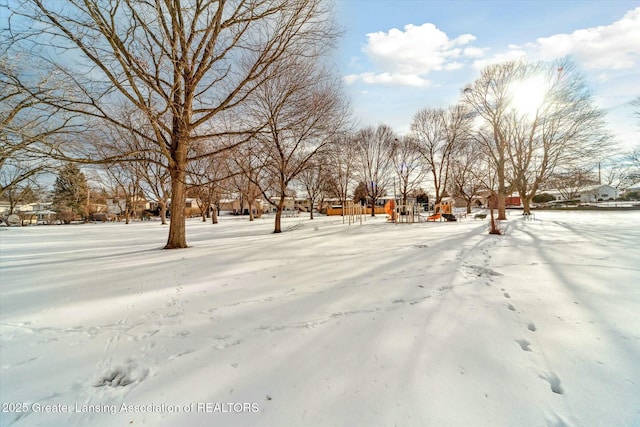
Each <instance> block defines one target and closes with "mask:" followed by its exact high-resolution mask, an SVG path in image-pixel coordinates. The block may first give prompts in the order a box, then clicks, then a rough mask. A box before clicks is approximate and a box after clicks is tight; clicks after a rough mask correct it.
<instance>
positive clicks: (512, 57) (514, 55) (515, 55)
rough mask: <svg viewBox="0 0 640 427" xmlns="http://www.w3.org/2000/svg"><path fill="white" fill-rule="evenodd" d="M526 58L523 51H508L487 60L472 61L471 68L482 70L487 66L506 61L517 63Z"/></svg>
mask: <svg viewBox="0 0 640 427" xmlns="http://www.w3.org/2000/svg"><path fill="white" fill-rule="evenodd" d="M526 56H527V53H526V52H525V51H524V50H515V49H514V50H509V51H507V52H505V53H499V54H496V55H493V56H492V57H490V58H487V59H478V60H476V61H473V68H476V69H482V68H484V67H486V66H487V65H491V64H498V63H500V62H506V61H517V60H520V59H523V58H525V57H526Z"/></svg>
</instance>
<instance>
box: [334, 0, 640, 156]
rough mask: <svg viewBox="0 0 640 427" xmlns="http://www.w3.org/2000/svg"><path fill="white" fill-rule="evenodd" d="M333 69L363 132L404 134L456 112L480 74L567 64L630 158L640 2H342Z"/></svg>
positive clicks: (639, 139)
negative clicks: (421, 119)
mask: <svg viewBox="0 0 640 427" xmlns="http://www.w3.org/2000/svg"><path fill="white" fill-rule="evenodd" d="M336 12H337V13H336V15H337V17H338V21H339V24H340V25H341V26H342V27H343V28H344V30H345V34H344V36H343V38H342V40H341V41H340V44H339V47H338V52H337V53H336V63H337V66H338V69H339V72H340V73H341V75H342V76H343V78H344V82H345V89H346V92H347V94H348V95H349V97H350V98H351V103H352V107H353V111H354V114H355V116H356V118H357V119H358V121H359V124H360V125H362V126H366V125H377V124H380V123H384V124H388V125H390V126H392V127H393V128H394V129H395V130H396V131H397V132H398V133H400V134H406V133H408V131H409V125H410V123H411V120H412V118H413V115H414V114H415V113H416V112H417V111H418V110H420V109H422V108H425V107H446V106H448V105H451V104H453V103H455V102H456V100H457V98H458V94H459V91H460V89H461V88H462V87H463V86H464V85H465V84H467V83H470V82H472V81H473V80H474V79H475V78H476V77H477V76H478V73H479V70H480V69H481V68H482V66H484V65H487V64H489V63H495V62H499V61H500V60H504V59H518V58H524V59H527V60H532V61H534V60H540V59H542V60H553V59H556V58H561V57H564V56H567V55H569V56H571V57H572V58H573V60H574V62H575V63H576V65H577V67H578V69H579V70H580V72H581V73H582V74H583V75H584V76H585V77H586V79H587V82H588V85H589V87H590V88H591V90H592V91H593V94H594V99H595V101H596V103H597V104H598V105H599V106H601V107H602V108H604V109H605V110H606V111H607V113H608V115H607V117H608V123H609V126H610V130H611V131H612V132H613V133H614V134H615V135H616V137H617V140H618V142H619V143H620V144H621V145H622V146H623V147H624V148H628V147H631V146H636V145H638V144H639V143H640V126H639V125H638V123H637V121H636V120H635V119H633V117H632V114H633V108H632V107H631V106H630V105H629V104H628V103H629V102H630V101H631V100H632V99H633V98H634V97H637V96H640V1H638V0H636V1H626V0H609V1H595V0H594V1H579V0H571V1H552V0H536V1H489V0H475V1H472V0H468V1H457V0H451V1H435V0H432V1H430V0H336Z"/></svg>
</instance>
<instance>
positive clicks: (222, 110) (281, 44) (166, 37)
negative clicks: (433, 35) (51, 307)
mask: <svg viewBox="0 0 640 427" xmlns="http://www.w3.org/2000/svg"><path fill="white" fill-rule="evenodd" d="M329 13H330V10H329V9H328V7H327V6H326V5H325V2H323V1H322V0H293V1H292V0H236V1H213V0H191V1H187V2H178V1H155V2H151V1H137V0H106V1H101V0H86V1H74V0H66V1H56V2H49V1H43V0H22V1H17V2H16V3H15V7H14V8H13V14H14V15H18V16H20V19H14V18H12V22H13V24H14V28H13V29H12V33H13V34H15V35H16V38H19V39H20V40H21V41H22V44H23V46H24V48H25V50H29V49H30V51H31V52H32V53H33V54H38V53H39V54H40V56H41V57H42V58H47V59H49V60H50V61H51V63H52V64H53V65H54V66H55V68H56V69H57V70H58V71H59V72H61V73H63V74H65V75H66V76H67V77H68V79H69V81H71V82H73V83H74V84H75V86H76V87H77V88H78V89H79V92H81V93H82V94H83V96H82V97H76V98H75V99H73V100H68V99H65V100H62V102H54V104H56V105H58V106H63V107H64V108H66V109H67V110H69V111H76V112H80V113H82V114H86V115H90V116H94V117H97V118H100V119H102V120H106V121H109V122H112V123H113V124H115V125H118V126H122V127H125V128H127V129H129V130H130V131H132V132H136V128H130V127H129V126H128V125H127V124H126V123H122V121H120V120H119V118H118V117H117V116H114V115H113V114H112V111H113V110H112V105H113V103H114V101H116V100H118V101H119V102H122V103H126V104H128V105H130V106H133V107H135V108H136V109H138V110H139V111H140V112H141V113H142V114H143V115H144V117H145V121H146V122H147V123H148V124H149V125H150V126H151V128H152V130H153V132H152V134H151V136H147V135H146V133H145V134H144V135H141V136H142V137H144V138H149V141H150V142H152V143H153V144H155V146H156V148H157V149H159V151H160V152H161V153H162V155H163V156H164V157H165V158H166V159H167V166H168V169H169V174H170V177H171V199H172V203H171V224H170V227H169V236H168V239H167V244H166V246H165V248H184V247H186V246H187V241H186V233H185V216H184V215H185V213H184V205H185V200H186V184H187V182H186V175H187V164H188V163H189V161H190V160H192V158H190V153H192V152H193V151H192V150H190V148H191V147H192V146H193V144H196V143H197V142H198V141H202V140H217V139H216V137H219V136H222V135H229V134H235V135H240V134H245V135H249V136H250V135H251V134H252V133H255V132H256V131H257V130H258V129H259V128H260V127H261V126H263V125H264V123H250V126H249V127H239V125H240V124H241V123H242V124H247V122H242V121H233V123H234V126H233V127H231V128H229V126H228V123H231V122H232V121H231V120H230V119H229V116H230V115H232V113H233V112H234V110H236V109H238V107H241V106H242V104H243V103H244V101H245V100H246V98H247V97H248V96H250V95H251V94H252V93H253V92H254V91H255V90H256V89H257V88H259V87H261V86H262V85H263V84H264V83H265V82H267V81H269V80H270V79H271V78H273V77H274V73H278V72H280V71H281V67H279V64H282V63H287V62H289V61H290V59H291V57H295V56H304V55H307V54H309V53H310V51H309V50H308V49H307V46H308V45H309V44H310V43H316V44H317V42H318V41H320V40H325V41H326V42H327V43H329V44H330V42H331V41H332V40H333V39H334V38H335V35H336V33H335V31H334V28H333V27H332V25H331V20H330V16H329ZM50 58H56V59H50ZM69 101H73V102H69ZM249 136H248V137H249ZM248 137H247V138H248ZM234 140H236V141H237V142H236V143H242V142H243V138H240V139H234ZM225 148H228V147H219V146H216V147H214V148H213V149H212V153H206V154H205V155H209V154H215V153H216V152H218V151H220V150H223V149H225ZM199 156H201V155H199Z"/></svg>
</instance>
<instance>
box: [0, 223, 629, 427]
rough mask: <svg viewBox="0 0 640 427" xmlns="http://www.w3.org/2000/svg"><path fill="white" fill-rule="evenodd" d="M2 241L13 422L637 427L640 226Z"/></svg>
mask: <svg viewBox="0 0 640 427" xmlns="http://www.w3.org/2000/svg"><path fill="white" fill-rule="evenodd" d="M503 226H504V227H505V229H506V234H505V235H504V236H490V235H488V234H487V232H486V231H487V223H486V221H476V220H473V219H465V220H463V221H461V222H460V223H426V224H413V225H406V224H402V225H391V224H386V223H385V222H384V219H383V218H376V219H374V220H371V219H369V220H368V221H367V222H365V224H364V225H362V226H360V225H351V226H349V225H346V224H343V223H342V220H341V219H340V218H336V217H331V218H327V217H321V218H317V219H315V220H313V221H310V220H308V219H306V218H287V219H285V222H284V228H285V229H287V230H286V232H285V233H282V234H279V235H274V234H271V231H272V227H273V224H272V219H270V218H269V219H263V220H258V221H255V222H254V223H249V222H248V221H246V218H230V217H223V218H222V221H221V223H220V224H218V225H211V224H203V223H200V222H198V221H195V220H194V221H192V222H189V223H188V226H187V227H188V229H187V235H188V240H189V243H190V244H191V245H192V247H191V248H189V249H185V250H177V251H164V250H160V248H161V247H162V245H163V243H164V241H165V238H166V232H167V229H166V227H162V226H161V225H159V224H158V223H153V222H152V223H136V224H130V225H124V224H87V225H78V226H56V227H29V228H1V229H0V268H1V270H0V280H1V284H0V376H1V380H0V401H1V402H2V412H1V413H0V425H2V426H9V425H16V426H37V425H43V426H62V425H87V426H114V425H142V424H145V425H151V426H187V425H189V426H210V425H216V426H329V425H336V426H392V425H398V426H507V425H508V426H517V425H523V426H525V425H526V426H544V425H551V426H565V425H566V426H637V425H640V314H639V313H640V261H639V260H640V212H638V211H635V212H537V213H536V220H535V221H523V220H522V218H521V217H520V216H519V215H516V214H514V215H512V216H511V217H510V219H509V220H508V221H506V222H505V223H504V225H503Z"/></svg>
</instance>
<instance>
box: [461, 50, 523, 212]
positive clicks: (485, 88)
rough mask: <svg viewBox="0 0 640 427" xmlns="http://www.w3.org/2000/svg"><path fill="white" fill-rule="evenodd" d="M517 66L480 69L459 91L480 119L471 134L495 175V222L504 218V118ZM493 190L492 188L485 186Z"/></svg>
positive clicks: (510, 63) (508, 63)
mask: <svg viewBox="0 0 640 427" xmlns="http://www.w3.org/2000/svg"><path fill="white" fill-rule="evenodd" d="M519 67H520V64H519V63H517V62H505V63H501V64H494V65H490V66H488V67H486V68H484V69H483V70H482V71H481V73H480V77H478V78H477V79H476V80H475V81H474V82H473V83H471V84H470V85H468V86H467V87H466V88H465V89H464V90H463V91H462V100H463V102H464V103H465V105H467V106H468V107H469V108H470V109H471V111H472V112H473V113H475V115H476V117H477V118H479V120H480V127H481V129H479V130H478V131H477V132H475V133H474V135H475V140H476V142H477V143H478V144H479V145H480V146H482V147H483V148H484V149H485V150H486V152H487V154H488V155H489V158H490V160H491V163H492V165H493V168H494V170H495V173H496V186H497V189H496V190H497V192H496V196H497V205H498V206H497V207H498V219H499V220H504V219H507V215H506V209H505V198H506V195H507V191H508V190H509V185H508V180H507V156H508V154H507V150H508V145H509V139H508V136H507V135H506V132H505V129H504V121H505V116H506V115H507V114H508V111H509V102H510V98H511V95H510V93H509V90H510V86H511V85H512V83H513V82H514V81H516V80H518V78H519V77H520V75H519ZM489 188H493V187H489Z"/></svg>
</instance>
